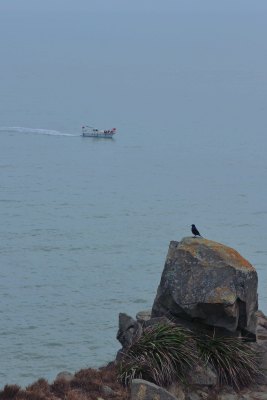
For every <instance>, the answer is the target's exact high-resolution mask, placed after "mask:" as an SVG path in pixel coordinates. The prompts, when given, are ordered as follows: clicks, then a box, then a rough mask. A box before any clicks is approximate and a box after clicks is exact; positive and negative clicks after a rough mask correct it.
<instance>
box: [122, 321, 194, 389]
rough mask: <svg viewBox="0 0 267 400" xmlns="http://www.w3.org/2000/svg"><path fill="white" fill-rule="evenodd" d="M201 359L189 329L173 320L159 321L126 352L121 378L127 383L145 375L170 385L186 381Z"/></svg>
mask: <svg viewBox="0 0 267 400" xmlns="http://www.w3.org/2000/svg"><path fill="white" fill-rule="evenodd" d="M197 360H198V357H197V352H196V346H195V342H194V341H193V338H192V333H191V332H190V331H189V330H186V329H184V328H183V327H181V326H178V325H174V324H172V323H169V324H156V325H152V326H149V327H148V328H146V329H144V331H143V333H142V335H141V336H140V337H138V338H136V340H135V341H134V342H133V344H132V345H131V346H130V347H129V348H128V349H127V350H126V351H125V353H124V355H123V358H122V361H121V363H120V365H119V379H120V381H121V382H122V383H123V384H124V385H128V384H129V383H130V382H131V381H132V379H134V378H142V379H146V380H149V381H150V382H154V383H155V384H157V385H159V386H168V385H170V384H171V383H172V382H173V381H174V380H180V381H184V380H185V378H186V373H187V371H188V370H189V369H190V368H192V367H193V365H195V363H196V362H197Z"/></svg>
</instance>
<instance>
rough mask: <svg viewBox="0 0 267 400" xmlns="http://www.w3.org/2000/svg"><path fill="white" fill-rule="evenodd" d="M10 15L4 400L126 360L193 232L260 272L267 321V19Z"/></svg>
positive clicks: (236, 11)
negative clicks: (132, 323)
mask: <svg viewBox="0 0 267 400" xmlns="http://www.w3.org/2000/svg"><path fill="white" fill-rule="evenodd" d="M100 3H101V4H100ZM237 3H238V2H237ZM190 4H191V3H190ZM149 5H150V7H149ZM218 7H219V8H218ZM0 11H1V12H0V38H1V39H0V40H1V43H0V44H1V50H2V51H1V54H2V59H1V67H0V68H1V76H2V78H3V79H2V80H1V81H0V92H1V98H0V105H1V115H0V221H1V224H0V304H1V307H0V321H1V324H0V353H1V358H0V387H2V386H4V385H5V384H6V383H16V384H19V385H23V386H25V385H28V384H30V383H32V382H33V381H34V380H36V379H38V378H40V377H44V378H46V379H48V380H49V381H52V380H53V379H54V378H55V376H56V375H57V373H58V372H60V371H62V370H68V371H70V372H75V371H77V370H79V369H81V368H86V367H98V366H101V365H103V364H105V363H107V362H108V361H110V360H112V359H114V357H115V355H116V352H117V350H118V349H119V347H120V346H119V343H118V342H117V341H116V333H117V327H118V314H119V312H126V313H128V314H130V315H132V316H133V317H134V316H135V314H136V313H137V312H138V311H140V310H144V309H148V308H150V307H151V305H152V303H153V300H154V297H155V294H156V290H157V287H158V284H159V281H160V277H161V272H162V269H163V266H164V261H165V257H166V253H167V250H168V246H169V242H170V240H180V239H181V238H183V237H184V236H189V235H190V225H191V224H192V223H195V224H196V226H197V227H198V229H199V230H200V232H201V233H202V235H203V236H204V237H207V238H209V239H211V240H215V241H219V242H221V243H224V244H226V245H229V246H231V247H233V248H235V249H236V250H237V251H239V252H240V253H241V254H242V255H243V256H244V257H245V258H247V259H248V260H249V261H250V262H251V263H252V264H253V265H254V267H255V268H256V270H257V272H258V276H259V290H258V291H259V308H260V309H262V310H263V311H264V312H267V295H266V293H267V272H266V257H267V246H266V244H267V242H266V229H265V227H266V222H267V201H266V199H267V185H266V182H267V160H266V145H267V139H266V137H267V136H266V122H267V121H266V95H267V76H266V71H267V68H266V66H267V57H266V54H267V52H266V40H265V38H266V33H267V32H266V30H267V28H266V24H265V20H266V18H265V15H266V6H265V4H264V2H260V1H259V2H258V3H257V6H256V5H255V4H254V5H252V3H250V2H249V1H248V2H242V9H240V8H238V7H237V6H236V8H234V7H233V6H232V5H231V4H230V2H225V4H224V5H220V6H219V5H218V6H216V5H214V4H213V3H212V2H209V1H204V2H203V5H202V6H199V5H197V3H195V7H193V8H191V6H190V5H189V2H183V1H182V2H181V3H180V4H179V5H178V4H177V2H172V1H170V2H169V3H166V4H165V5H163V4H161V3H160V2H157V1H156V2H153V7H152V3H151V2H150V1H148V4H146V5H142V4H141V2H138V1H137V3H136V4H135V5H131V6H130V5H126V4H124V3H123V2H120V1H114V4H113V7H111V6H110V5H108V4H107V2H105V1H101V2H99V3H96V2H93V1H92V2H89V3H88V2H85V1H78V2H77V4H76V3H75V5H74V4H72V3H71V2H64V3H63V2H62V1H58V2H56V3H52V2H51V1H50V0H49V1H48V2H46V4H41V3H39V2H33V1H30V0H29V1H28V2H27V3H26V4H24V5H23V7H22V5H21V4H20V2H19V1H14V2H7V1H3V2H2V3H1V4H0ZM88 20H90V22H91V23H90V24H88ZM111 21H112V23H111ZM248 26H249V29H248ZM137 27H138V29H137ZM11 28H12V29H11ZM82 124H92V125H96V126H97V127H99V128H104V129H106V128H107V129H108V128H112V127H113V126H115V127H117V129H118V134H116V135H115V137H114V139H112V140H107V139H93V138H83V137H81V135H80V126H81V125H82Z"/></svg>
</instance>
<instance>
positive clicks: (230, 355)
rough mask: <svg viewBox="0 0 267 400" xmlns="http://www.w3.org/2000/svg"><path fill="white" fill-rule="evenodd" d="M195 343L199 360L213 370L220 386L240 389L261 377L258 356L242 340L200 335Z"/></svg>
mask: <svg viewBox="0 0 267 400" xmlns="http://www.w3.org/2000/svg"><path fill="white" fill-rule="evenodd" d="M196 342H197V347H198V351H199V354H200V358H201V359H202V360H203V361H204V363H205V364H207V363H210V364H211V365H212V366H213V368H215V370H216V372H217V375H218V378H219V383H220V384H221V385H223V384H226V385H230V386H233V387H234V388H235V389H240V388H241V387H244V386H248V385H249V384H251V383H252V382H254V381H255V378H256V377H257V376H259V375H261V371H260V369H259V355H258V354H257V352H256V351H255V350H254V349H253V347H252V346H251V345H249V344H248V343H246V342H244V340H243V339H241V338H237V337H225V336H224V337H221V336H215V335H213V336H209V335H207V334H202V335H200V336H198V337H196Z"/></svg>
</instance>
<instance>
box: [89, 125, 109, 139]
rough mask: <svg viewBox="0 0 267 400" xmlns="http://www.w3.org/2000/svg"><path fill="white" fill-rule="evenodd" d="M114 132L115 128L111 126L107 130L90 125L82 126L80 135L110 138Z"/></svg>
mask: <svg viewBox="0 0 267 400" xmlns="http://www.w3.org/2000/svg"><path fill="white" fill-rule="evenodd" d="M115 133H116V128H112V129H109V130H100V129H96V128H93V127H91V126H83V127H82V136H84V137H93V138H103V139H112V137H113V136H114V135H115Z"/></svg>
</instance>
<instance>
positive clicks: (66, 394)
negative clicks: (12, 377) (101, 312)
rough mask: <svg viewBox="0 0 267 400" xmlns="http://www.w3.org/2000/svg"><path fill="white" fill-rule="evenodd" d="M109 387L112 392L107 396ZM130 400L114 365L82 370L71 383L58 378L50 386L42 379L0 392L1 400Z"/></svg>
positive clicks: (10, 386) (6, 387)
mask: <svg viewBox="0 0 267 400" xmlns="http://www.w3.org/2000/svg"><path fill="white" fill-rule="evenodd" d="M105 386H108V387H109V388H110V389H111V390H109V393H108V394H107V393H105V390H104V389H103V388H104V387H105ZM57 399H64V400H97V399H103V400H108V399H114V400H128V399H129V392H128V390H127V388H124V387H123V386H122V385H121V384H120V383H119V382H118V380H117V371H116V367H115V365H114V364H113V363H111V364H109V365H107V366H106V367H103V368H100V369H99V370H95V369H91V368H88V369H82V370H81V371H79V372H77V373H76V374H75V375H74V378H73V379H72V380H71V381H67V380H65V379H56V380H55V381H54V383H52V384H49V383H48V382H47V381H46V380H45V379H39V380H38V381H36V382H34V383H33V384H32V385H29V386H28V387H26V388H25V389H22V388H21V387H19V386H17V385H6V386H5V387H4V389H3V390H2V391H0V400H57Z"/></svg>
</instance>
